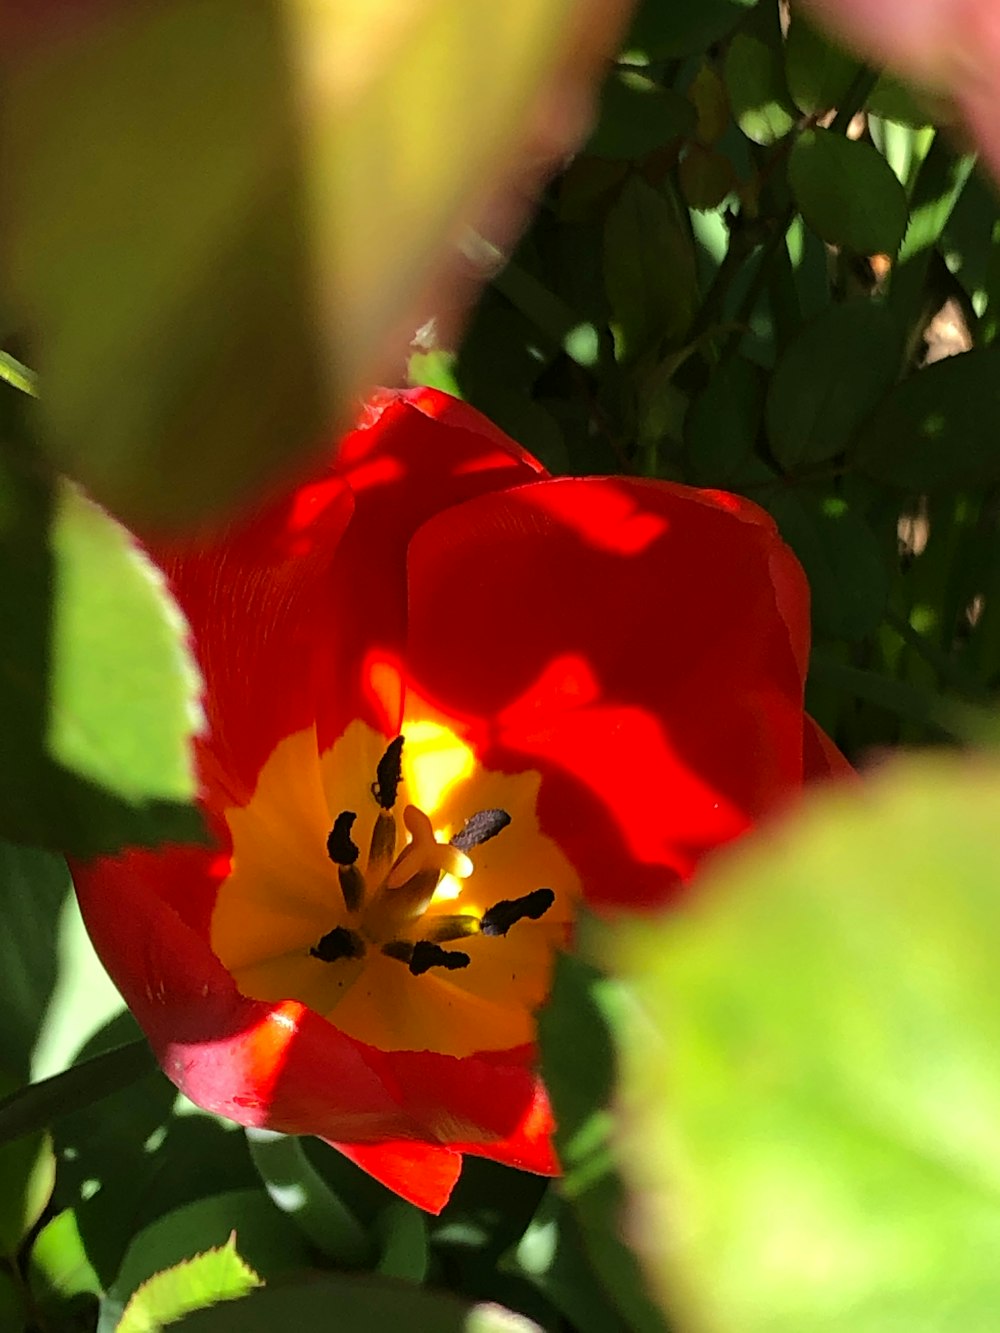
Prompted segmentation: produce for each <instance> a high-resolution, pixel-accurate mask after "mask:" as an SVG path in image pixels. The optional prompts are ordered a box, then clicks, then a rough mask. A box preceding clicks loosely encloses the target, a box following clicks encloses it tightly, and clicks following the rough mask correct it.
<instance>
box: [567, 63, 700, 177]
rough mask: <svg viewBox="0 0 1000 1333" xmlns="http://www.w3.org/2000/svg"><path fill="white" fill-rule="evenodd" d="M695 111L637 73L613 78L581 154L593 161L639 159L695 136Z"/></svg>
mask: <svg viewBox="0 0 1000 1333" xmlns="http://www.w3.org/2000/svg"><path fill="white" fill-rule="evenodd" d="M696 119H697V118H696V116H695V110H694V107H693V106H692V105H691V103H690V102H689V101H688V100H687V98H686V97H682V96H681V94H680V93H678V92H674V90H673V89H672V88H660V87H659V86H658V85H657V84H655V83H654V82H653V81H652V79H649V78H646V77H645V76H644V75H642V74H640V73H638V72H636V71H621V70H619V71H618V72H616V73H614V74H612V76H611V78H609V79H608V80H607V81H606V82H605V84H604V88H603V90H602V92H601V111H600V117H599V119H598V122H597V124H596V125H595V127H594V132H593V134H592V135H591V136H590V139H589V140H588V141H587V144H586V146H585V147H584V149H583V150H582V151H583V152H585V153H591V154H593V155H594V156H595V157H610V158H639V157H645V156H646V154H647V153H652V152H653V151H654V150H655V149H657V148H663V147H665V146H666V145H667V144H669V143H670V141H671V140H672V139H679V138H685V137H687V136H688V135H690V134H693V133H694V129H695V124H696Z"/></svg>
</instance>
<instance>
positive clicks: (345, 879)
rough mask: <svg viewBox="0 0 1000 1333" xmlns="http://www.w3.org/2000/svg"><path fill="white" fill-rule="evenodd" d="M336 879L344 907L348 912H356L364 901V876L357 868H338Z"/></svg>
mask: <svg viewBox="0 0 1000 1333" xmlns="http://www.w3.org/2000/svg"><path fill="white" fill-rule="evenodd" d="M337 878H338V879H339V880H340V892H341V893H342V894H343V895H344V906H345V907H346V908H347V910H348V911H349V912H356V911H357V910H358V909H359V908H360V906H361V904H362V903H363V902H364V900H365V877H364V875H362V873H361V871H360V870H359V869H358V867H357V866H338V867H337Z"/></svg>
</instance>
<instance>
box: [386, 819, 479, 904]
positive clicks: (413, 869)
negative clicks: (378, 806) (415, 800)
mask: <svg viewBox="0 0 1000 1333" xmlns="http://www.w3.org/2000/svg"><path fill="white" fill-rule="evenodd" d="M403 823H404V824H405V825H406V827H407V830H408V831H409V834H410V837H411V838H412V839H413V841H412V842H410V843H409V844H408V845H407V846H406V847H404V848H403V850H402V851H401V852H400V854H399V856H398V857H397V858H396V864H395V865H394V866H393V867H392V870H391V872H390V874H389V878H388V880H387V881H386V882H387V884H388V886H389V888H390V889H398V888H400V887H401V886H402V885H404V884H405V883H406V882H407V881H408V880H410V879H412V877H413V876H414V875H416V874H419V873H420V871H422V870H433V871H435V872H436V873H437V874H438V875H453V876H454V877H455V878H456V879H468V878H469V876H470V875H471V874H472V862H471V861H470V860H469V858H468V857H467V856H466V855H465V853H464V852H463V851H460V850H459V848H457V847H453V846H452V845H451V844H450V843H447V842H438V840H437V838H435V836H434V826H433V825H432V824H431V821H430V820H429V819H428V818H427V816H426V815H425V814H424V812H423V810H420V809H418V808H417V806H415V805H408V806H407V807H406V809H405V810H404V811H403Z"/></svg>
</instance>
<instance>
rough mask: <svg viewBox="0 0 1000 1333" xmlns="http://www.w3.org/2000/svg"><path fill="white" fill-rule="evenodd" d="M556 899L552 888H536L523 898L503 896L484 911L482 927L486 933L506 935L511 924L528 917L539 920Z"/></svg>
mask: <svg viewBox="0 0 1000 1333" xmlns="http://www.w3.org/2000/svg"><path fill="white" fill-rule="evenodd" d="M555 900H556V895H555V894H554V893H553V892H552V890H551V889H535V890H534V891H533V892H532V893H526V894H525V895H524V897H523V898H514V899H509V898H503V899H501V901H500V902H498V903H496V904H494V906H493V907H491V908H490V910H489V911H488V912H484V913H483V919H482V921H481V922H480V929H481V930H482V932H483V934H484V935H506V934H507V932H508V930H510V928H511V926H515V925H517V923H518V921H523V920H524V919H525V918H526V917H527V919H528V920H529V921H537V920H538V918H539V917H542V916H544V915H545V913H546V912H547V911H548V910H549V908H550V907H551V906H552V904H553V903H554V902H555Z"/></svg>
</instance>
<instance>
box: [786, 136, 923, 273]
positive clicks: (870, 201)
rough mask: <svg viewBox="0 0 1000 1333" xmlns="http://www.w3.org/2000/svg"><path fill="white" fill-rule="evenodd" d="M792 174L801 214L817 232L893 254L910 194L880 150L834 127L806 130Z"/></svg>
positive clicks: (859, 249) (862, 249)
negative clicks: (833, 128)
mask: <svg viewBox="0 0 1000 1333" xmlns="http://www.w3.org/2000/svg"><path fill="white" fill-rule="evenodd" d="M788 179H789V182H790V184H791V187H792V193H793V195H794V196H795V202H796V204H797V205H798V208H799V210H800V211H801V213H802V216H803V217H804V218H805V220H806V222H808V224H809V226H810V227H812V229H813V231H815V232H816V234H817V235H818V236H821V237H822V238H823V240H824V241H829V242H830V244H831V245H843V246H846V247H847V248H848V249H849V250H852V251H854V252H855V253H856V254H859V255H874V254H887V255H894V254H895V253H896V251H897V250H898V249H899V246H900V244H901V242H902V240H903V234H904V232H905V231H906V224H907V204H906V193H905V191H904V190H903V187H902V185H900V183H899V181H898V179H897V178H896V176H895V174H894V172H893V170H892V168H891V167H890V166H889V164H888V162H886V160H885V158H884V157H883V156H882V154H881V153H880V152H878V150H877V149H875V148H873V147H872V146H871V144H869V143H865V142H864V141H863V140H861V139H845V138H844V137H843V135H840V134H836V133H834V131H833V130H821V129H812V130H804V131H803V132H802V134H800V135H799V136H798V138H797V139H796V140H795V144H794V146H793V148H792V152H791V156H790V158H789V162H788Z"/></svg>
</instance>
